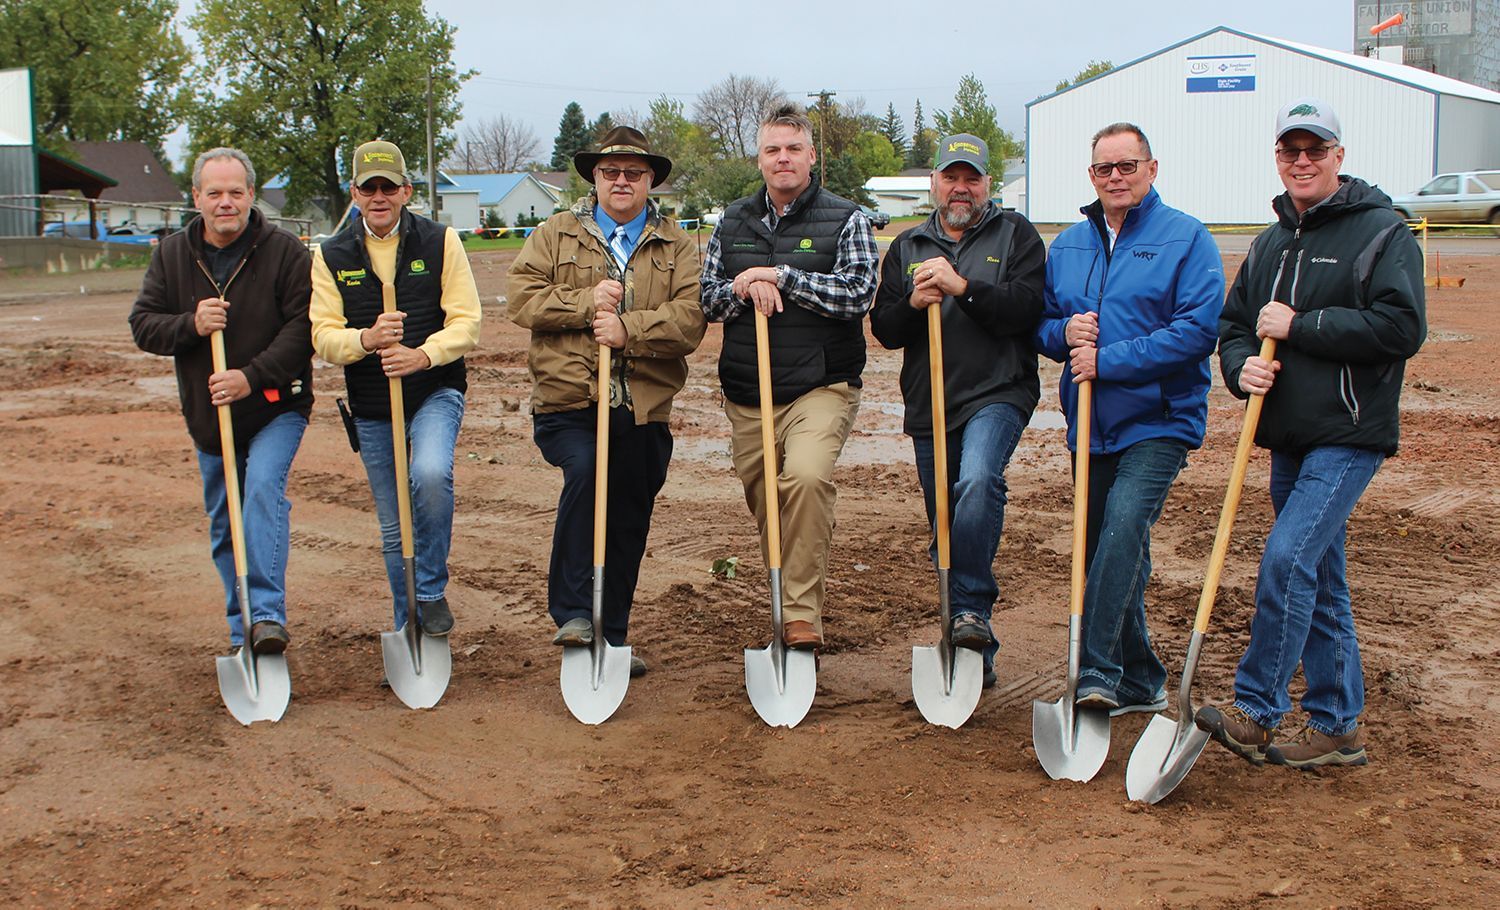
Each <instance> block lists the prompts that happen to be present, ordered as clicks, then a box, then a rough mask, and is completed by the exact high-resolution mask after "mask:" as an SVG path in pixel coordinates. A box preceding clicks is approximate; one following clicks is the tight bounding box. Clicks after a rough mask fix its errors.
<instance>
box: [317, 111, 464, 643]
mask: <svg viewBox="0 0 1500 910" xmlns="http://www.w3.org/2000/svg"><path fill="white" fill-rule="evenodd" d="M350 192H351V194H352V195H353V197H354V203H355V205H356V206H358V208H359V214H358V215H356V216H355V218H354V219H353V220H352V221H351V222H350V224H349V226H348V227H346V228H345V229H344V230H342V231H340V232H339V233H338V234H337V235H335V236H334V237H333V238H332V239H330V240H328V241H327V242H325V243H324V244H323V245H322V246H321V248H319V249H318V250H317V252H316V253H314V254H313V265H312V287H313V294H312V304H311V308H310V316H311V319H312V338H313V348H314V350H316V351H317V353H318V356H319V357H322V358H323V359H324V360H326V361H328V362H329V363H335V364H341V365H343V367H344V379H345V382H346V384H347V386H348V389H349V407H350V410H351V411H352V412H353V419H354V428H355V431H356V438H357V441H358V443H359V447H358V452H359V455H360V458H361V459H363V461H364V464H365V473H366V474H367V475H368V476H369V479H370V492H371V493H373V494H374V497H375V512H376V514H377V515H378V516H379V518H380V536H381V549H382V550H383V552H384V554H385V570H386V575H387V577H388V579H389V581H390V587H391V597H392V601H393V608H394V613H395V618H396V628H397V629H400V628H401V627H402V626H404V625H405V624H406V577H405V572H404V569H403V566H402V558H401V526H400V520H399V516H398V513H397V505H396V475H395V454H394V449H393V445H392V441H391V398H390V386H389V382H388V380H389V379H390V378H391V377H400V378H401V380H402V389H403V396H404V399H405V405H406V424H407V438H408V442H409V445H410V449H411V452H410V458H411V497H412V523H413V526H414V528H413V530H414V538H415V546H416V579H417V610H418V616H419V621H420V622H421V625H422V631H423V632H425V633H427V634H428V635H447V634H448V632H449V630H451V629H452V628H453V613H452V611H451V610H450V609H449V608H448V599H447V597H446V591H447V586H448V550H449V545H450V543H451V542H452V537H453V448H454V444H455V442H456V441H457V439H458V429H459V425H460V424H461V423H462V422H463V416H464V392H465V391H466V390H467V389H468V384H467V381H466V379H465V369H464V359H463V358H464V354H466V353H468V352H469V351H471V350H473V348H474V345H475V344H477V343H478V341H479V320H480V309H479V292H478V289H476V288H475V286H474V275H473V273H472V272H470V270H469V259H468V256H467V255H465V253H464V248H463V243H462V241H460V240H459V237H458V234H457V232H456V231H454V230H453V228H451V227H444V226H443V225H440V224H438V223H436V222H434V221H432V220H430V219H427V218H423V217H422V216H420V215H414V214H412V213H411V212H410V211H407V209H406V204H407V203H408V202H410V201H411V195H412V187H411V181H410V180H409V179H408V178H407V176H406V159H405V158H404V157H403V156H402V154H401V150H400V149H399V148H397V147H396V146H395V145H394V144H392V143H390V142H384V141H379V140H377V141H374V142H366V143H365V144H364V145H361V146H360V147H359V148H358V149H356V150H355V152H354V178H353V180H352V181H351V184H350ZM389 283H394V284H395V287H396V308H397V309H396V312H394V313H383V312H382V303H383V301H382V288H383V287H384V286H385V285H386V284H389Z"/></svg>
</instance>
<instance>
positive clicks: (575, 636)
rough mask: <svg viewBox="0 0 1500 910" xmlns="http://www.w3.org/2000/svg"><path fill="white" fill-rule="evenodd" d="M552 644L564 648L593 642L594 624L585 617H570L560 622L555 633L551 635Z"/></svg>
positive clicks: (584, 645)
mask: <svg viewBox="0 0 1500 910" xmlns="http://www.w3.org/2000/svg"><path fill="white" fill-rule="evenodd" d="M552 643H553V644H554V645H562V646H563V647H564V648H582V647H586V646H588V645H591V644H593V643H594V624H593V623H591V622H589V621H588V620H587V619H583V618H582V617H579V618H578V619H570V620H568V621H567V622H565V623H563V624H562V628H560V629H558V630H557V634H556V635H554V636H552Z"/></svg>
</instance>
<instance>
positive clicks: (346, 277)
mask: <svg viewBox="0 0 1500 910" xmlns="http://www.w3.org/2000/svg"><path fill="white" fill-rule="evenodd" d="M338 279H339V281H340V282H342V283H344V284H347V285H356V284H359V283H360V282H361V281H363V280H365V270H364V269H339V274H338Z"/></svg>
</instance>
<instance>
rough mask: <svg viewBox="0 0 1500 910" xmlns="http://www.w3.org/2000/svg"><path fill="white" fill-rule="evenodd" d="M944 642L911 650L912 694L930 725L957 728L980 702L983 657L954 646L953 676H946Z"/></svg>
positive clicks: (982, 681)
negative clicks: (935, 645)
mask: <svg viewBox="0 0 1500 910" xmlns="http://www.w3.org/2000/svg"><path fill="white" fill-rule="evenodd" d="M944 675H945V674H944V673H943V654H942V645H938V646H937V647H935V648H912V649H911V694H912V698H914V699H915V700H916V702H917V710H918V711H921V712H922V716H923V717H924V718H926V719H927V722H928V723H929V724H937V725H938V726H940V727H951V728H953V729H954V730H957V729H958V728H959V727H962V726H963V725H964V721H966V720H968V719H969V716H970V715H971V714H973V713H974V706H975V705H977V704H979V690H980V689H982V688H983V687H984V658H983V657H981V656H980V655H979V652H978V651H974V650H971V649H969V648H954V649H953V678H952V679H951V680H950V679H945V678H944Z"/></svg>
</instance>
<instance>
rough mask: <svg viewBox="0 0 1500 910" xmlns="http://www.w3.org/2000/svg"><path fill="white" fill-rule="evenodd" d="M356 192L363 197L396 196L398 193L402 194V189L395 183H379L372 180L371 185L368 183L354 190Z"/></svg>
mask: <svg viewBox="0 0 1500 910" xmlns="http://www.w3.org/2000/svg"><path fill="white" fill-rule="evenodd" d="M354 192H356V193H358V194H360V195H361V196H375V195H380V196H394V195H396V194H397V193H399V192H401V187H399V186H397V185H396V184H394V183H391V182H390V181H389V180H382V181H379V182H377V181H374V180H371V181H370V182H369V183H366V184H364V185H362V186H356V187H355V188H354Z"/></svg>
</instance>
